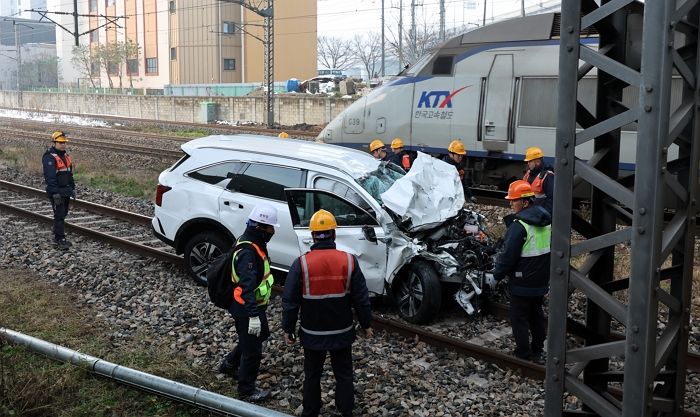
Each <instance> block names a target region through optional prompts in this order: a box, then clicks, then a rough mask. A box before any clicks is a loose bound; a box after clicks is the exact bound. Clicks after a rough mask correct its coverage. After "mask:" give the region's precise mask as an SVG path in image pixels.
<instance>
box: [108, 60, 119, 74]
mask: <svg viewBox="0 0 700 417" xmlns="http://www.w3.org/2000/svg"><path fill="white" fill-rule="evenodd" d="M107 70H108V72H109V75H117V73H118V72H119V65H118V64H117V63H116V62H108V63H107Z"/></svg>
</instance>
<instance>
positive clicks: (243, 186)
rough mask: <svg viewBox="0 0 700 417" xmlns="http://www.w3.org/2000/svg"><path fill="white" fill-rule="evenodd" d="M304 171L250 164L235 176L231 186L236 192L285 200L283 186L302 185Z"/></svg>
mask: <svg viewBox="0 0 700 417" xmlns="http://www.w3.org/2000/svg"><path fill="white" fill-rule="evenodd" d="M303 178H304V172H303V171H302V170H300V169H294V168H287V167H281V166H276V165H263V164H250V166H249V167H248V168H247V169H246V170H245V172H243V173H242V174H240V175H238V176H236V178H235V179H234V181H235V184H233V187H229V188H232V189H234V190H236V191H238V192H241V193H245V194H250V195H255V196H258V197H263V198H269V199H272V200H279V201H287V198H286V197H285V195H284V189H285V188H294V187H301V186H303V185H304V184H303V182H302V180H303Z"/></svg>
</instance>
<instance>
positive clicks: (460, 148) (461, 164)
mask: <svg viewBox="0 0 700 417" xmlns="http://www.w3.org/2000/svg"><path fill="white" fill-rule="evenodd" d="M466 156H467V151H466V150H465V149H464V143H462V141H461V140H458V139H455V140H453V141H452V142H450V145H449V146H448V147H447V155H445V156H444V157H443V158H442V160H443V161H445V162H447V163H448V164H450V165H452V166H453V167H455V169H456V170H457V173H458V174H459V179H460V180H461V181H462V188H463V189H464V201H465V202H467V203H476V197H474V194H473V193H472V190H471V188H470V187H471V186H472V179H471V176H469V174H468V173H467V170H466V166H467V163H466V162H467V161H466V159H465V157H466Z"/></svg>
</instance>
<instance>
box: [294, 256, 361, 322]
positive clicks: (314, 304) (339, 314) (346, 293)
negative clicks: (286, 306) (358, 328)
mask: <svg viewBox="0 0 700 417" xmlns="http://www.w3.org/2000/svg"><path fill="white" fill-rule="evenodd" d="M299 261H300V265H301V280H302V282H301V286H302V298H303V299H304V304H303V307H302V309H301V329H302V331H303V332H305V333H307V334H310V335H315V336H332V335H337V334H342V333H345V332H348V331H350V330H352V309H351V308H352V307H351V302H350V282H351V277H352V273H353V267H354V265H355V262H354V260H353V257H352V255H350V254H349V253H346V252H343V251H339V250H336V249H316V250H312V251H311V252H308V253H307V254H305V255H302V256H301V257H300V258H299Z"/></svg>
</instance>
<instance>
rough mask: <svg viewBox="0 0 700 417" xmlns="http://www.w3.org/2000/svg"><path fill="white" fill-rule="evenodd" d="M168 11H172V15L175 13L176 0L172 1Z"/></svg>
mask: <svg viewBox="0 0 700 417" xmlns="http://www.w3.org/2000/svg"><path fill="white" fill-rule="evenodd" d="M168 10H170V13H175V0H170V2H169V3H168Z"/></svg>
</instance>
